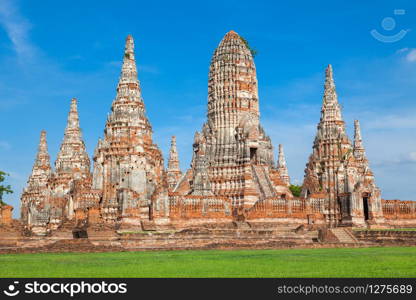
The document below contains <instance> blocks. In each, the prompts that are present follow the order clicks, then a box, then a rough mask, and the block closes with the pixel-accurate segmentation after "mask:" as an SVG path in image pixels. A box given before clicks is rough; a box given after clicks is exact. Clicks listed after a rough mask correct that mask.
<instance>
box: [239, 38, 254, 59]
mask: <svg viewBox="0 0 416 300" xmlns="http://www.w3.org/2000/svg"><path fill="white" fill-rule="evenodd" d="M240 38H241V40H242V41H243V43H244V45H246V47H247V49H248V50H250V52H251V55H253V57H254V56H256V55H257V50H256V49H254V48H251V46H250V45H249V43H248V41H247V40H246V39H245V38H243V37H242V36H240Z"/></svg>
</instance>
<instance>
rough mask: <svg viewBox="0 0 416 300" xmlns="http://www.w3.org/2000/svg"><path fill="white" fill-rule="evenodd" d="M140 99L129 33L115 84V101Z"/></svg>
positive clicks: (131, 39)
mask: <svg viewBox="0 0 416 300" xmlns="http://www.w3.org/2000/svg"><path fill="white" fill-rule="evenodd" d="M123 100H124V101H142V98H141V90H140V82H139V79H138V77H137V67H136V60H135V58H134V41H133V37H132V36H131V35H128V36H127V38H126V45H125V48H124V56H123V65H122V67H121V75H120V80H119V83H118V86H117V98H116V100H115V101H118V102H124V101H123Z"/></svg>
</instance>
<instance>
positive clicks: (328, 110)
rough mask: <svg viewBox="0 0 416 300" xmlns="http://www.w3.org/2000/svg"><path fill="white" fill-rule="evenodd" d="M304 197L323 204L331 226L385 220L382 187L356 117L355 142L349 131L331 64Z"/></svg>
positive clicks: (306, 172)
mask: <svg viewBox="0 0 416 300" xmlns="http://www.w3.org/2000/svg"><path fill="white" fill-rule="evenodd" d="M303 197H304V198H307V199H310V202H311V205H312V206H314V207H319V209H318V210H319V211H321V212H322V213H323V214H324V216H325V219H326V222H327V223H328V224H330V225H331V226H332V225H333V226H336V225H338V224H339V223H342V224H348V225H361V226H363V225H364V224H365V222H378V223H382V222H383V212H382V208H381V197H380V190H379V189H378V187H377V186H376V185H375V182H374V176H373V173H372V172H371V170H370V167H369V164H368V160H367V158H366V155H365V150H364V147H363V144H362V139H361V131H360V124H359V122H358V121H355V136H354V143H353V144H352V143H351V142H350V140H349V138H348V136H347V134H346V131H345V122H344V121H343V119H342V114H341V106H340V104H339V103H338V97H337V93H336V91H335V83H334V79H333V71H332V67H331V65H329V66H328V68H327V69H326V79H325V89H324V97H323V104H322V110H321V120H320V122H319V124H318V132H317V134H316V137H315V141H314V144H313V152H312V154H311V156H310V157H309V162H308V164H307V165H306V169H305V179H304V183H303Z"/></svg>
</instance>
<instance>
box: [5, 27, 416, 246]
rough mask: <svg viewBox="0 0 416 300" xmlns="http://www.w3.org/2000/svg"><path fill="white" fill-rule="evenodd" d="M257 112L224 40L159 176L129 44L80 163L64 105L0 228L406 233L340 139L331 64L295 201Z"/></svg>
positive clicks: (234, 51) (252, 71)
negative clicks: (203, 101)
mask: <svg viewBox="0 0 416 300" xmlns="http://www.w3.org/2000/svg"><path fill="white" fill-rule="evenodd" d="M260 111H261V110H260V99H259V95H258V81H257V74H256V67H255V64H254V59H253V56H252V53H251V52H250V49H249V48H248V47H247V44H246V43H245V42H244V40H243V39H242V38H241V37H240V36H239V35H238V34H237V33H236V32H234V31H230V32H228V33H227V34H226V35H225V36H224V37H223V39H222V40H221V42H220V44H219V46H218V47H217V48H216V49H215V51H214V54H213V56H212V59H211V64H210V67H209V75H208V103H207V115H206V120H205V122H204V124H203V126H202V128H201V129H200V131H198V132H195V135H194V141H193V149H192V150H193V156H192V160H191V163H190V166H189V168H188V169H187V170H185V171H183V172H182V170H181V169H180V166H179V159H180V156H179V154H180V153H178V150H177V146H176V137H175V136H173V137H172V140H171V147H170V151H169V153H168V156H167V164H166V166H165V162H164V157H163V154H162V152H161V150H160V149H159V147H158V146H157V145H156V144H155V143H154V141H153V138H152V134H153V130H152V126H151V123H150V121H149V119H148V118H147V116H146V110H145V100H144V99H143V97H142V93H141V85H140V81H139V79H138V74H137V67H136V58H135V53H134V41H133V38H132V36H130V35H129V36H128V37H127V39H126V44H125V50H124V54H123V64H122V68H121V75H120V78H119V81H118V84H117V88H116V96H115V98H114V100H113V102H112V105H111V110H110V113H109V115H108V117H107V120H106V122H105V124H104V135H103V138H100V139H99V140H98V143H97V146H96V148H95V150H94V155H93V157H92V158H91V160H90V158H89V156H88V154H87V150H86V147H85V144H84V141H83V137H82V134H81V129H80V119H79V115H78V108H77V100H76V99H72V100H71V102H70V107H69V114H68V119H67V126H66V129H65V133H64V138H63V141H62V144H61V147H60V150H59V153H58V155H57V158H56V160H55V162H54V168H52V166H51V162H50V156H49V154H48V147H47V136H46V131H42V132H41V135H40V142H39V147H38V151H37V154H36V157H35V162H34V165H33V168H32V173H31V174H30V176H29V179H28V182H27V186H26V187H25V189H24V191H23V193H22V195H21V217H20V223H19V224H20V225H16V224H17V223H16V222H13V220H12V218H11V211H12V207H10V206H6V205H3V206H1V207H0V224H2V226H20V228H21V232H23V234H25V235H26V236H37V237H45V238H46V237H48V236H49V237H50V236H60V235H62V234H64V233H63V232H71V234H74V237H75V235H78V234H79V235H81V237H82V235H85V236H93V235H94V234H96V235H97V234H98V235H99V234H100V232H113V233H111V234H110V233H109V236H110V237H113V235H114V234H115V233H116V232H138V231H160V230H162V231H163V230H165V231H166V230H185V229H201V228H205V229H207V228H209V229H210V230H219V229H220V228H223V229H224V230H225V229H227V228H228V229H230V230H231V229H233V228H234V229H235V230H239V229H247V230H248V229H250V230H257V229H260V228H261V229H264V230H266V229H267V230H272V231H273V230H276V228H282V227H285V228H292V229H294V228H301V227H302V228H309V230H312V231H313V230H317V228H323V227H324V228H329V229H331V228H333V229H334V230H335V231H334V234H335V236H336V235H337V231H336V230H338V229H339V228H352V227H361V228H386V227H410V226H416V202H413V201H399V200H383V199H382V196H381V191H380V189H379V188H378V187H377V185H376V183H375V178H374V174H373V172H372V171H371V168H370V164H369V160H368V158H367V155H366V152H365V148H364V141H363V140H362V136H361V128H360V123H359V121H358V120H356V121H355V122H354V129H355V130H354V137H353V138H352V139H350V138H349V137H348V135H347V133H346V130H345V127H346V124H345V122H344V120H343V117H342V109H341V105H340V103H339V101H338V95H337V92H336V88H335V81H334V72H333V69H332V66H331V65H329V66H328V67H327V69H326V71H325V83H324V93H323V100H322V109H321V116H320V120H319V123H318V125H317V132H316V136H315V139H314V141H313V144H312V145H311V146H312V153H311V155H310V156H309V160H308V162H307V164H306V168H305V177H304V182H303V184H302V192H301V194H300V195H298V196H294V195H293V194H292V192H291V189H290V176H289V171H288V169H290V165H289V166H288V165H287V163H286V159H285V154H284V148H283V145H281V144H279V145H278V151H277V153H276V154H277V157H278V159H277V160H276V161H275V152H274V147H273V145H274V144H273V143H272V141H271V139H270V137H269V135H268V134H267V132H266V131H265V130H264V128H263V127H262V125H261V119H260ZM274 142H278V141H274ZM12 224H13V225H12ZM337 228H338V229H337ZM253 232H254V231H253ZM273 232H274V231H273ZM338 234H339V232H338ZM338 238H339V240H341V239H342V238H341V237H338ZM307 240H308V238H307V235H305V236H304V239H303V241H307ZM178 243H180V242H178Z"/></svg>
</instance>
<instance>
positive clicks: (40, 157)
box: [35, 130, 50, 168]
mask: <svg viewBox="0 0 416 300" xmlns="http://www.w3.org/2000/svg"><path fill="white" fill-rule="evenodd" d="M35 165H36V166H38V167H43V168H50V156H49V153H48V144H47V142H46V131H45V130H42V131H41V133H40V140H39V147H38V153H37V155H36V161H35Z"/></svg>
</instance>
